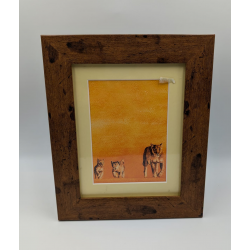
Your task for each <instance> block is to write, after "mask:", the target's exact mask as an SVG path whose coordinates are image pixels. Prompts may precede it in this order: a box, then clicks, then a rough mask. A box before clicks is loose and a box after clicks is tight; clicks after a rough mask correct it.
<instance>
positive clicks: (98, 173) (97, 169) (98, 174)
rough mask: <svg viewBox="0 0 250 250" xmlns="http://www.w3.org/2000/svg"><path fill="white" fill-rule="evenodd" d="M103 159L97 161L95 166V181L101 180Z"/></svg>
mask: <svg viewBox="0 0 250 250" xmlns="http://www.w3.org/2000/svg"><path fill="white" fill-rule="evenodd" d="M103 166H104V159H102V160H100V159H97V165H96V166H95V168H94V174H95V179H96V178H97V179H101V178H102V176H103V173H104V168H103Z"/></svg>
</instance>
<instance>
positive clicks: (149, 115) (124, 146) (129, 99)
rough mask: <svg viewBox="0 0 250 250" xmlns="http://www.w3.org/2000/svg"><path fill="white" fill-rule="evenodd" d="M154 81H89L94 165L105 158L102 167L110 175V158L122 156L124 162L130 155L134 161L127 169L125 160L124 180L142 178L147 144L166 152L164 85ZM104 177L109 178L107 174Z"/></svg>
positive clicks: (165, 89) (165, 100)
mask: <svg viewBox="0 0 250 250" xmlns="http://www.w3.org/2000/svg"><path fill="white" fill-rule="evenodd" d="M158 82H159V81H157V80H140V81H138V80H136V81H130V80H129V81H124V80H123V81H106V80H105V81H89V97H90V116H91V133H92V152H93V160H94V164H93V165H94V166H95V165H96V159H97V158H98V157H99V158H104V159H105V158H107V159H108V162H106V161H105V167H106V169H109V170H107V171H108V172H110V166H111V163H110V162H109V161H110V159H114V161H115V160H121V159H120V158H124V157H126V158H127V163H128V162H129V155H132V156H133V159H135V158H134V157H137V158H138V159H136V160H134V162H137V164H136V166H132V165H133V163H132V162H130V164H129V165H130V166H128V164H126V161H125V166H126V175H125V177H126V176H128V177H131V178H137V179H138V178H144V177H143V166H142V157H143V152H144V149H145V148H146V147H148V146H149V145H150V143H153V144H160V143H162V144H163V152H164V154H165V153H166V139H167V106H168V84H159V83H158ZM164 158H165V155H164ZM131 159H132V157H131ZM131 161H132V160H131ZM139 162H141V164H140V166H138V164H139ZM94 166H93V167H94ZM132 168H133V171H132ZM129 169H130V170H129ZM136 169H138V171H137V172H138V173H136V171H135V170H136ZM107 171H106V172H107ZM106 177H108V178H112V176H109V174H108V175H106ZM164 177H165V175H164ZM103 179H105V175H104V177H103ZM124 179H126V178H124ZM159 179H162V178H157V180H159ZM157 180H155V181H157ZM99 181H101V180H99ZM99 181H98V182H99ZM123 181H125V180H123ZM137 181H138V180H137ZM144 181H145V180H144ZM161 181H162V180H161Z"/></svg>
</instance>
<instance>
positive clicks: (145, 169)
mask: <svg viewBox="0 0 250 250" xmlns="http://www.w3.org/2000/svg"><path fill="white" fill-rule="evenodd" d="M147 167H148V166H144V178H146V177H147Z"/></svg>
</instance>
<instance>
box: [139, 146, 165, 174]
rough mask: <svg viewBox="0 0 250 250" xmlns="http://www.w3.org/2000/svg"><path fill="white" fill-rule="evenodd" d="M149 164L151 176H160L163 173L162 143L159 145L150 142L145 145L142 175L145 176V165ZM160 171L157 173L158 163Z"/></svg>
mask: <svg viewBox="0 0 250 250" xmlns="http://www.w3.org/2000/svg"><path fill="white" fill-rule="evenodd" d="M149 164H150V165H151V169H152V174H153V177H157V176H158V177H161V176H162V173H163V157H162V143H161V144H160V145H154V144H151V145H150V146H149V147H146V148H145V150H144V154H143V166H144V177H145V178H146V177H147V167H148V165H149ZM159 164H160V172H159V173H158V165H159Z"/></svg>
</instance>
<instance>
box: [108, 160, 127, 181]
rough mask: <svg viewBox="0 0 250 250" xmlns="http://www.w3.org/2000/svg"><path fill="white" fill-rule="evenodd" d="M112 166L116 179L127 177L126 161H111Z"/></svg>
mask: <svg viewBox="0 0 250 250" xmlns="http://www.w3.org/2000/svg"><path fill="white" fill-rule="evenodd" d="M111 165H112V174H113V176H114V177H115V178H124V177H125V166H124V160H121V161H114V162H113V161H111Z"/></svg>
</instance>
